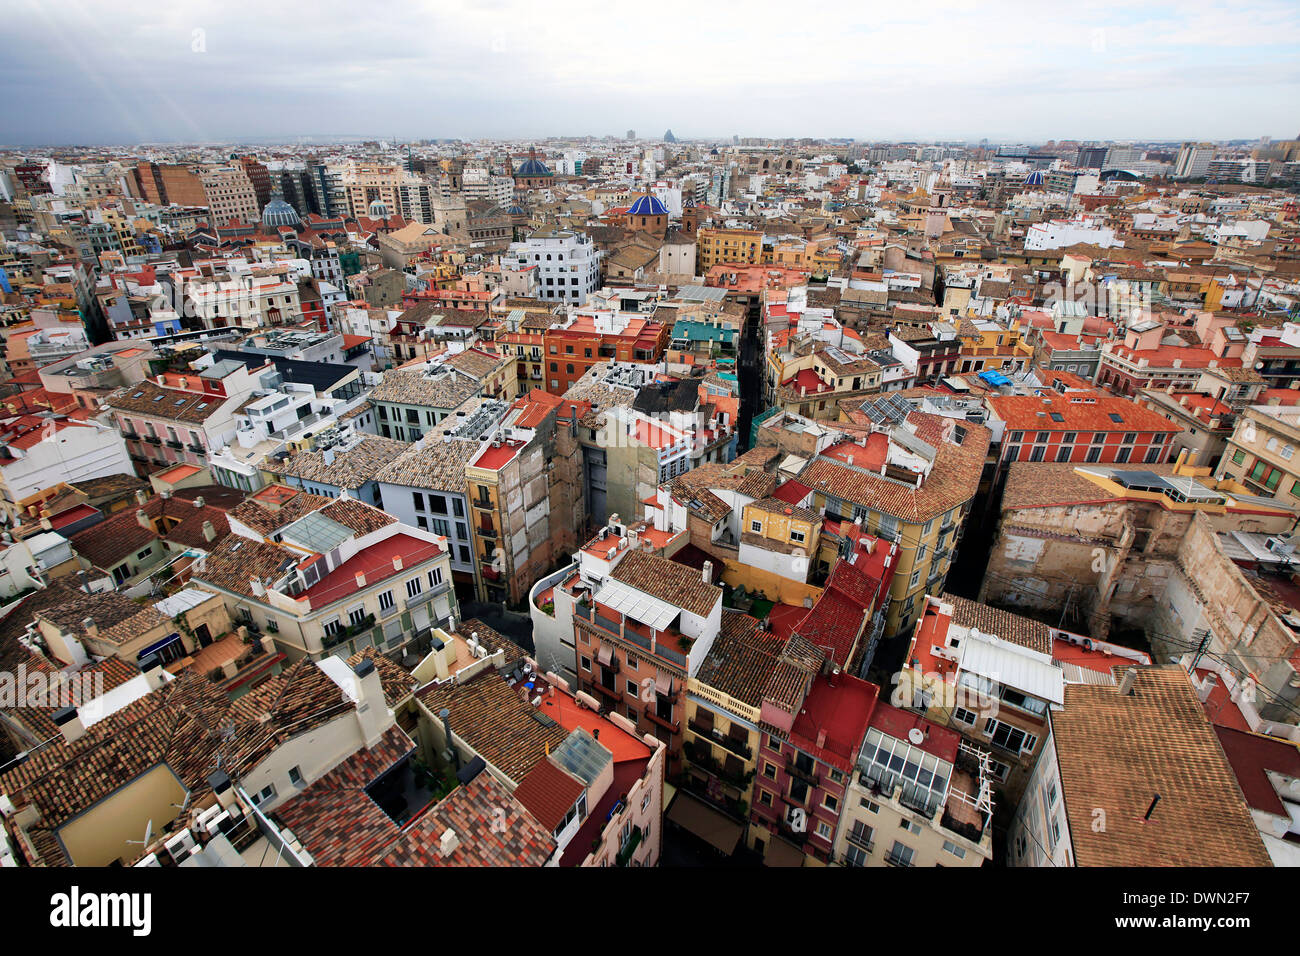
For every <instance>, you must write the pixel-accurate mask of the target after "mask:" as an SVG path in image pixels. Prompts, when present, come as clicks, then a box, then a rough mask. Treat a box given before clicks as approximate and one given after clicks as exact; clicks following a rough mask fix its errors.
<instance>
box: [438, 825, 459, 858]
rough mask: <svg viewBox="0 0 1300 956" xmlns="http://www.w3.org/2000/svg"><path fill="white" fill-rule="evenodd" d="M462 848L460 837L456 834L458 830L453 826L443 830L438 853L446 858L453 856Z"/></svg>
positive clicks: (439, 839)
mask: <svg viewBox="0 0 1300 956" xmlns="http://www.w3.org/2000/svg"><path fill="white" fill-rule="evenodd" d="M459 848H460V837H458V836H456V831H455V830H453V829H452V828H451V827H448V828H447V829H445V830H443V831H442V836H440V837H439V838H438V855H439V856H441V857H442V858H443V859H444V860H445V859H447V857H449V856H451V855H452V854H453V853H455V852H456V851H457V850H458V849H459Z"/></svg>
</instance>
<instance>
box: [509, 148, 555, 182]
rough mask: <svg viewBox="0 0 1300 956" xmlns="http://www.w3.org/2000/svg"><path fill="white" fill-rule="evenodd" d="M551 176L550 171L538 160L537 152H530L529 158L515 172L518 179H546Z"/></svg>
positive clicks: (531, 150) (532, 150)
mask: <svg viewBox="0 0 1300 956" xmlns="http://www.w3.org/2000/svg"><path fill="white" fill-rule="evenodd" d="M550 176H551V171H550V169H548V168H547V166H546V164H545V163H544V162H542V161H541V160H540V159H538V158H537V151H536V150H534V149H530V150H528V158H527V159H525V160H524V161H523V162H522V163H521V164H520V165H519V168H518V169H516V170H515V178H516V179H546V178H548V177H550Z"/></svg>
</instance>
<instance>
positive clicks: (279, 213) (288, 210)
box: [262, 199, 302, 229]
mask: <svg viewBox="0 0 1300 956" xmlns="http://www.w3.org/2000/svg"><path fill="white" fill-rule="evenodd" d="M262 225H264V226H267V227H269V228H271V229H275V228H278V227H280V226H300V225H302V220H301V219H300V218H299V217H298V213H297V210H295V209H294V208H293V207H292V206H290V205H289V204H288V203H287V202H285V201H284V200H283V199H272V200H271V201H270V202H269V203H267V204H266V208H265V209H263V210H262Z"/></svg>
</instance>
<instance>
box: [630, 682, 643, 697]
mask: <svg viewBox="0 0 1300 956" xmlns="http://www.w3.org/2000/svg"><path fill="white" fill-rule="evenodd" d="M640 690H641V689H640V688H639V687H638V686H637V683H636V681H634V680H630V681H628V682H627V692H628V693H629V694H631V695H632V696H633V697H636V696H637V694H639V693H640Z"/></svg>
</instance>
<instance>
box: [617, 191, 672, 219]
mask: <svg viewBox="0 0 1300 956" xmlns="http://www.w3.org/2000/svg"><path fill="white" fill-rule="evenodd" d="M627 214H628V215H629V216H666V215H668V207H667V206H665V205H664V204H663V203H662V202H661V201H660V200H659V197H657V196H651V195H646V196H642V197H641V198H640V199H638V200H637V201H636V202H634V203H632V208H631V209H629V210H628V211H627Z"/></svg>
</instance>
